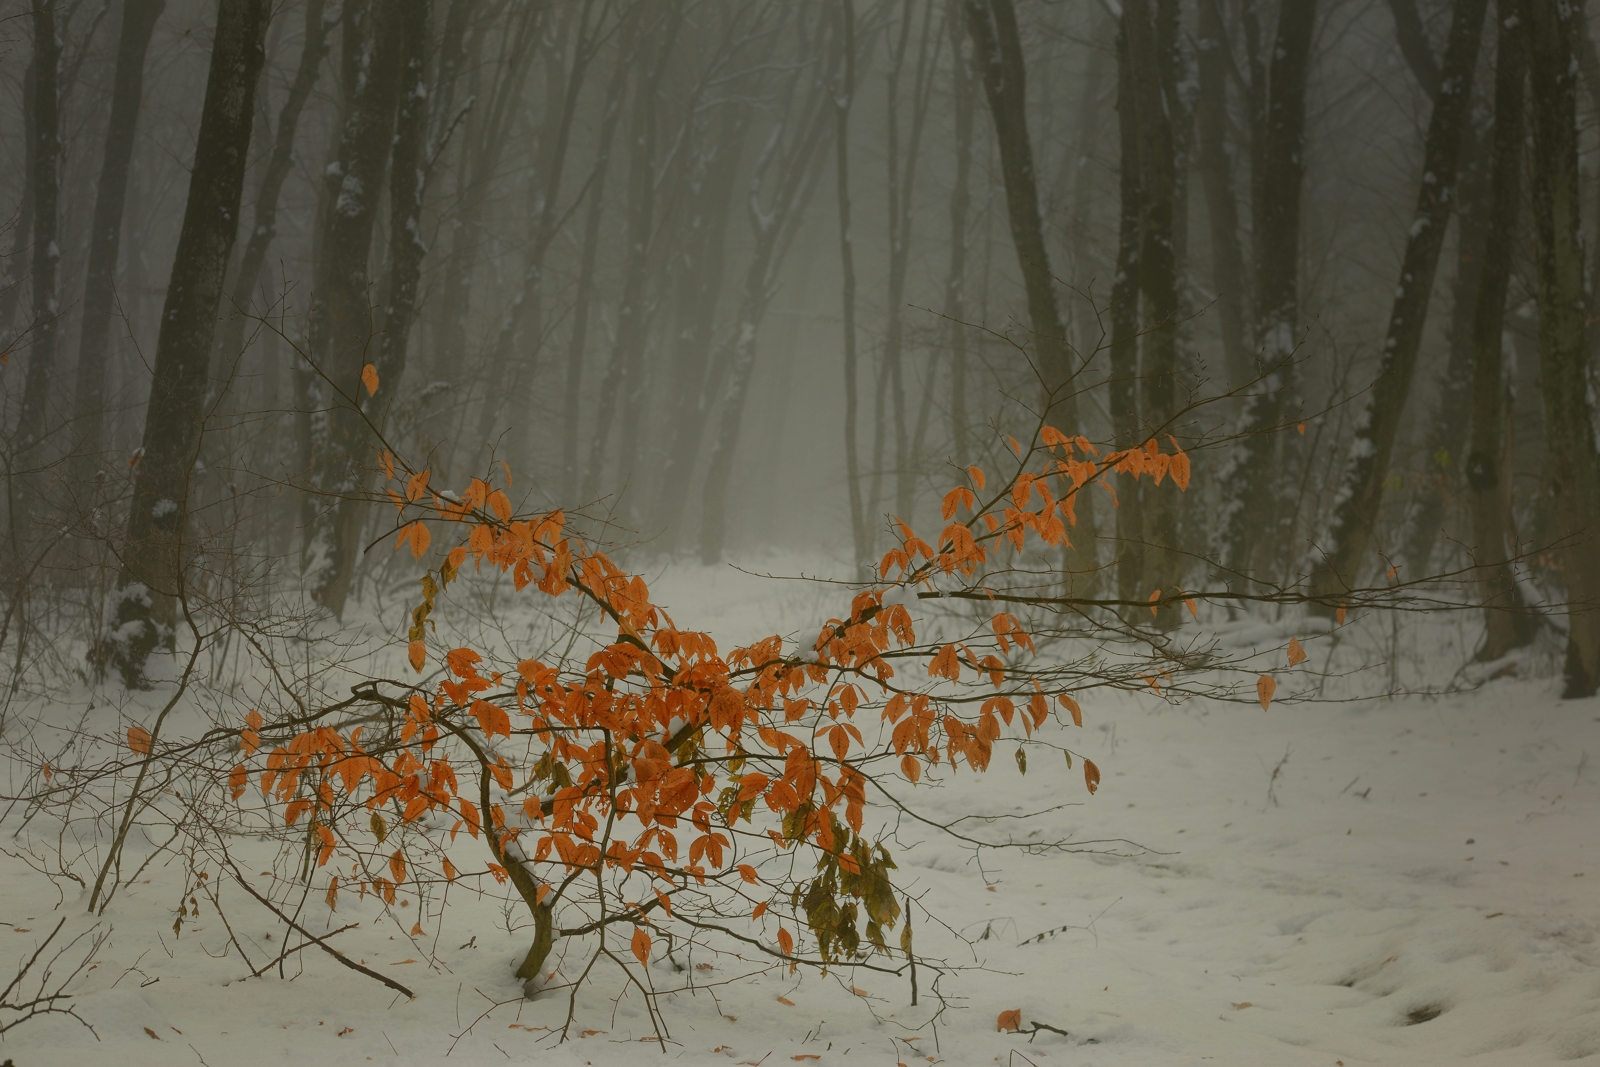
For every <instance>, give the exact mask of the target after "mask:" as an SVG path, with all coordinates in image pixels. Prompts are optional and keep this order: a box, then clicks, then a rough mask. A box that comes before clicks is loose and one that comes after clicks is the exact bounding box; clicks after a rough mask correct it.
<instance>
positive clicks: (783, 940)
mask: <svg viewBox="0 0 1600 1067" xmlns="http://www.w3.org/2000/svg"><path fill="white" fill-rule="evenodd" d="M778 948H779V949H780V950H781V951H782V952H783V954H784V955H785V956H792V955H794V935H793V934H791V933H789V931H787V930H785V929H784V928H783V927H781V926H780V927H779V928H778Z"/></svg>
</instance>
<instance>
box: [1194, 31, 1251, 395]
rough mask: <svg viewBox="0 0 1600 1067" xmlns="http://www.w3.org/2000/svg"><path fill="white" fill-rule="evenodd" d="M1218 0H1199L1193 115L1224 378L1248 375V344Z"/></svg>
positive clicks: (1235, 381) (1240, 379) (1237, 381)
mask: <svg viewBox="0 0 1600 1067" xmlns="http://www.w3.org/2000/svg"><path fill="white" fill-rule="evenodd" d="M1221 4H1222V0H1200V37H1199V40H1198V42H1197V43H1196V50H1197V51H1198V52H1199V63H1198V67H1199V74H1200V96H1199V100H1198V101H1197V103H1196V108H1195V119H1196V124H1197V125H1198V127H1199V129H1198V132H1199V135H1200V177H1201V181H1202V183H1203V184H1204V186H1205V197H1206V214H1207V215H1208V216H1209V217H1210V220H1211V288H1212V290H1213V292H1214V293H1215V295H1216V302H1217V327H1218V332H1219V333H1220V334H1221V337H1222V360H1223V366H1224V367H1225V368H1226V371H1227V376H1228V377H1227V380H1228V382H1229V383H1230V384H1232V385H1236V386H1237V385H1242V384H1243V383H1244V382H1247V381H1249V380H1250V377H1251V374H1250V350H1249V346H1248V344H1247V342H1246V340H1245V325H1244V322H1245V284H1246V283H1245V276H1244V250H1243V248H1242V246H1241V245H1240V241H1239V204H1238V198H1237V196H1236V194H1235V193H1234V187H1233V174H1234V161H1233V151H1232V149H1231V147H1230V146H1229V143H1228V67H1229V66H1230V64H1231V60H1230V58H1229V56H1228V51H1229V49H1228V31H1227V27H1226V26H1225V25H1224V24H1223V21H1222V8H1221Z"/></svg>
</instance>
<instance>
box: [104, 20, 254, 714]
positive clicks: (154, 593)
mask: <svg viewBox="0 0 1600 1067" xmlns="http://www.w3.org/2000/svg"><path fill="white" fill-rule="evenodd" d="M267 7H268V5H267V3H266V0H219V3H218V5H217V25H216V32H215V35H214V43H213V44H212V49H211V69H210V72H209V74H208V75H207V79H206V94H205V103H204V105H203V106H202V109H201V115H200V131H199V135H198V137H197V138H196V141H195V151H194V167H193V170H192V171H191V173H190V178H189V199H188V204H187V206H186V207H185V209H184V214H183V228H182V230H181V231H180V232H179V235H178V247H177V250H176V253H175V254H174V256H173V263H172V277H171V280H170V281H169V282H168V285H167V299H166V305H165V307H164V308H163V309H162V313H161V333H160V337H159V339H158V340H157V342H156V358H155V369H154V375H153V380H152V382H151V386H150V402H149V407H148V409H147V412H146V414H145V425H144V445H143V448H142V450H141V451H142V459H141V460H140V462H139V466H138V468H137V474H136V476H135V479H134V486H133V502H132V505H131V506H130V508H129V512H128V531H127V537H126V540H125V542H124V546H123V555H122V560H123V571H122V575H121V578H120V581H119V583H118V586H119V588H118V595H117V606H116V615H115V621H114V622H113V624H112V629H111V632H110V634H108V635H107V637H108V640H107V642H106V648H105V649H104V653H105V659H104V660H102V662H104V663H108V664H109V665H112V666H115V667H116V669H117V670H118V671H119V672H120V674H121V675H122V679H123V682H124V684H126V685H128V686H130V687H136V686H142V685H143V684H145V683H144V665H145V661H146V660H147V659H148V657H149V654H150V653H151V652H152V651H154V650H155V649H156V648H158V647H163V648H168V649H170V648H172V647H173V644H174V638H175V634H174V629H173V624H174V622H175V619H176V610H175V607H176V605H175V601H174V598H175V597H177V596H179V595H181V593H182V589H183V542H184V536H185V533H186V531H187V526H188V517H189V504H188V502H189V478H190V473H191V471H192V469H193V466H194V461H195V458H196V457H197V456H198V455H199V446H200V433H201V429H202V426H203V425H204V421H205V411H204V410H203V404H204V401H205V395H206V375H207V372H208V370H209V364H210V356H211V342H212V338H213V337H214V335H215V329H216V323H217V307H218V304H219V303H220V302H221V299H222V288H223V280H224V275H225V273H226V272H227V269H228V258H229V256H230V255H231V253H232V251H233V243H234V238H235V237H236V235H237V234H238V231H239V224H238V219H239V201H240V196H241V193H242V191H243V187H244V171H245V164H246V160H247V158H248V156H249V148H250V126H251V122H252V120H253V118H254V115H255V88H256V82H257V79H258V78H259V76H260V73H261V65H262V63H263V61H264V56H263V52H262V39H263V35H264V34H265V32H266V26H267Z"/></svg>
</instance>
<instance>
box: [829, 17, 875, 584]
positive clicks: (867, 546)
mask: <svg viewBox="0 0 1600 1067" xmlns="http://www.w3.org/2000/svg"><path fill="white" fill-rule="evenodd" d="M855 7H856V5H855V0H839V36H840V44H841V47H842V49H843V52H844V62H843V70H842V72H841V73H840V82H839V85H838V87H837V88H836V89H835V90H834V93H833V108H834V146H833V162H834V185H835V188H836V189H837V192H838V200H839V209H838V213H839V285H840V296H839V306H840V309H841V318H842V321H843V323H844V468H845V487H846V489H847V490H848V492H849V495H850V534H851V542H852V545H853V547H854V548H855V564H856V570H857V571H858V572H860V573H862V574H869V575H870V574H871V573H872V569H871V568H872V564H873V559H872V541H873V537H872V528H871V526H870V524H869V523H868V520H867V511H866V504H865V502H864V501H863V500H862V498H861V459H860V456H859V454H858V450H859V445H858V443H857V439H856V423H857V420H858V419H859V418H860V409H861V397H860V391H861V390H860V383H859V373H860V372H859V370H858V368H857V355H856V253H855V237H854V235H853V234H852V233H851V232H850V225H851V218H850V106H851V104H852V103H853V102H854V97H855V91H856V11H855Z"/></svg>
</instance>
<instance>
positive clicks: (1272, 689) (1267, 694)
mask: <svg viewBox="0 0 1600 1067" xmlns="http://www.w3.org/2000/svg"><path fill="white" fill-rule="evenodd" d="M1277 691H1278V683H1277V682H1275V681H1273V680H1272V675H1270V674H1263V675H1262V676H1261V677H1259V678H1257V679H1256V699H1257V700H1259V701H1261V710H1262V711H1266V710H1267V705H1269V704H1271V703H1272V694H1273V693H1276V692H1277Z"/></svg>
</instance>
